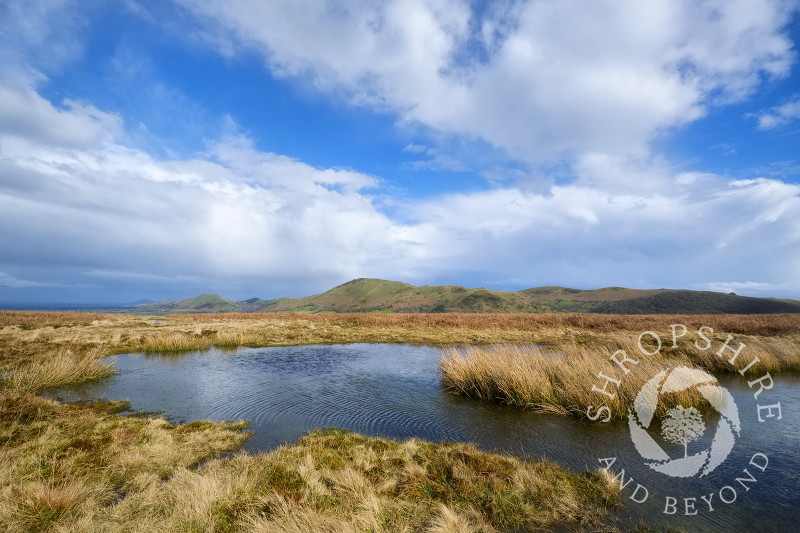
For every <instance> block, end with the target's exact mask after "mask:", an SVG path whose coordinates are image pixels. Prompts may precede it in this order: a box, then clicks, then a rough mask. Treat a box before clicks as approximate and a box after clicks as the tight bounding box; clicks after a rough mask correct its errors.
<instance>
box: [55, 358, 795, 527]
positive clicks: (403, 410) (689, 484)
mask: <svg viewBox="0 0 800 533" xmlns="http://www.w3.org/2000/svg"><path fill="white" fill-rule="evenodd" d="M109 359H111V361H112V362H113V363H114V364H115V366H116V368H117V373H116V374H115V375H113V376H111V377H109V378H106V379H104V380H101V381H98V382H94V383H89V384H85V385H82V386H79V387H74V388H64V389H59V390H58V391H55V392H54V393H53V396H56V397H60V398H62V399H64V400H78V399H82V400H90V399H97V398H105V399H114V400H128V401H130V404H131V408H132V409H133V410H136V411H162V412H163V413H164V415H165V416H166V417H167V418H168V419H170V420H173V421H176V422H190V421H196V420H213V421H219V420H237V419H247V420H251V421H252V425H251V428H250V429H251V430H252V431H253V432H254V435H253V437H252V438H251V439H250V441H249V442H248V443H247V444H246V445H245V449H248V450H251V451H259V450H269V449H271V448H274V447H276V446H278V445H279V444H283V443H291V442H293V441H296V440H297V439H298V438H299V437H300V436H301V435H302V434H303V433H305V432H307V431H309V430H311V429H315V428H321V427H338V428H345V429H349V430H352V431H356V432H359V433H362V434H366V435H374V436H382V437H389V438H395V439H404V438H409V437H419V438H422V439H426V440H429V441H433V442H439V441H443V440H445V441H462V442H473V443H475V444H476V445H478V446H479V447H481V448H482V449H485V450H492V451H502V452H508V453H513V454H518V455H529V456H533V457H536V458H546V459H550V460H552V461H554V462H556V463H558V464H560V465H562V466H564V467H566V468H569V469H572V470H575V471H583V470H586V469H596V468H598V467H599V466H600V463H599V461H598V459H599V458H610V457H616V458H617V460H616V462H615V463H614V465H613V466H612V470H613V471H615V472H618V471H619V470H620V469H621V468H624V469H625V477H626V480H627V479H628V478H632V479H633V481H632V482H631V484H630V485H628V486H627V489H626V492H625V495H626V503H625V505H624V507H623V509H622V511H621V513H620V520H621V521H622V522H621V523H622V525H623V526H633V525H635V524H638V523H639V522H640V521H645V522H647V523H648V524H650V525H662V526H663V525H671V526H673V527H683V528H685V529H686V530H688V531H773V530H774V531H787V530H794V527H795V526H796V525H797V524H798V523H800V417H798V416H797V409H798V406H799V405H800V379H798V378H797V377H782V378H780V379H778V380H776V382H775V386H774V388H773V389H772V390H770V391H765V392H764V393H763V394H762V397H761V398H760V400H761V402H760V403H762V404H768V403H769V404H772V403H776V402H781V406H782V415H783V418H782V419H781V420H779V421H776V420H774V419H773V420H769V421H767V422H764V423H759V422H757V420H756V411H755V409H756V404H757V403H759V402H756V401H755V400H754V399H753V396H752V393H753V391H752V390H750V389H749V388H748V387H747V383H746V380H745V379H744V378H739V379H736V378H732V377H726V378H723V379H720V383H721V384H722V385H723V386H725V387H726V388H727V389H728V390H729V391H730V392H731V394H732V395H733V397H734V399H735V401H736V404H737V406H738V408H739V411H740V418H741V424H742V430H741V435H740V437H739V438H738V439H737V441H736V445H735V447H734V449H733V451H732V453H731V454H730V456H729V457H728V458H727V460H726V461H725V463H723V464H722V465H721V466H720V467H718V468H717V469H716V470H714V471H713V472H711V473H710V474H709V475H708V476H706V477H705V478H703V479H702V480H697V479H690V480H683V479H677V478H670V477H667V476H665V475H664V474H660V473H658V472H655V471H653V470H650V469H649V468H648V467H647V466H645V465H644V464H643V461H642V458H641V456H639V454H638V452H637V451H636V450H635V448H634V447H633V445H632V444H631V440H630V435H629V430H628V426H627V423H608V424H602V423H599V422H588V421H582V420H576V419H573V418H569V417H563V416H557V415H542V414H536V413H531V412H526V411H524V410H522V409H518V408H513V407H505V406H500V405H496V404H494V403H491V402H486V401H480V400H474V399H470V398H464V397H461V396H457V395H454V394H450V393H448V392H447V391H445V390H443V389H442V386H441V381H440V378H439V372H438V362H439V355H438V352H437V350H436V349H435V348H432V347H427V346H408V345H392V344H352V345H345V346H342V345H333V346H327V345H326V346H299V347H279V348H241V349H238V350H235V351H220V350H216V349H211V350H207V351H202V352H193V353H187V354H181V355H141V354H139V355H136V354H125V355H117V356H112V357H111V358H109ZM587 387H588V388H591V384H587ZM765 414H766V413H765ZM755 453H763V454H764V455H766V456H767V457H768V461H769V463H768V465H767V467H766V469H765V470H764V471H763V472H762V471H761V470H760V469H759V468H757V467H754V466H752V465H748V462H749V461H750V459H751V457H752V456H753V455H754V454H755ZM759 457H760V456H759ZM756 462H757V463H759V464H760V463H763V460H761V459H757V460H756ZM744 468H748V471H749V472H750V473H751V474H752V477H755V478H756V481H755V482H753V481H748V482H746V483H745V485H746V487H747V489H745V488H744V487H743V486H742V484H741V483H738V482H736V481H735V479H736V478H737V477H740V478H741V477H743V476H745V477H747V475H746V474H744V473H743V469H744ZM637 484H640V485H642V486H643V487H645V488H646V490H647V492H648V494H649V498H648V499H647V500H646V501H644V502H643V503H635V502H633V501H632V500H630V499H627V497H628V496H631V495H633V492H634V489H635V488H636V485H637ZM725 486H730V487H732V488H733V489H734V490H735V491H736V500H735V501H733V502H731V503H729V504H726V503H724V502H722V501H720V496H722V497H723V498H724V499H726V500H730V499H731V497H732V496H733V493H732V492H731V491H730V490H727V489H725V490H723V492H722V494H720V492H719V491H720V489H722V488H723V487H725ZM710 493H714V495H713V496H709V494H710ZM643 494H644V492H643V490H640V491H639V492H638V493H637V494H636V498H637V499H642V495H643ZM704 495H705V496H706V498H707V499H708V498H710V502H711V507H713V509H714V510H713V511H709V506H708V504H706V503H705V502H704V501H702V500H701V496H704ZM667 496H672V497H674V498H675V501H676V502H677V504H676V506H675V508H674V509H675V511H676V512H675V514H673V515H668V514H664V510H665V509H667V510H672V509H671V508H668V507H667V506H666V502H667V500H666V498H667ZM684 498H696V500H694V501H692V500H689V504H690V505H689V512H691V511H692V508H691V507H692V505H691V504H693V505H694V510H696V511H697V514H696V515H691V516H685V513H686V511H687V508H686V502H685V500H684ZM787 528H788V529H787Z"/></svg>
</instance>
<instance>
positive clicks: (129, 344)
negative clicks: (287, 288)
mask: <svg viewBox="0 0 800 533" xmlns="http://www.w3.org/2000/svg"><path fill="white" fill-rule="evenodd" d="M153 318H154V317H142V316H131V315H104V314H82V313H25V312H0V371H2V372H3V377H2V383H0V530H3V531H52V530H57V531H75V532H78V531H80V532H84V531H153V530H159V531H165V530H166V531H238V530H249V531H297V532H300V531H329V532H337V533H338V532H345V531H431V532H451V531H452V532H455V531H459V532H460V531H507V530H515V529H524V530H538V529H542V530H551V529H553V528H558V527H564V526H566V527H570V528H580V527H586V528H597V527H599V526H600V524H601V522H602V521H603V519H604V517H605V516H606V515H607V512H608V510H609V509H611V508H613V507H615V506H617V505H618V504H619V493H618V490H617V489H616V488H613V487H610V486H609V484H608V482H607V480H606V479H604V478H603V476H602V475H598V474H583V475H579V474H574V473H569V472H567V471H564V470H563V469H560V468H559V467H557V466H555V465H553V464H551V463H546V462H529V461H523V460H520V459H515V458H512V457H505V456H500V455H494V454H486V453H482V452H479V451H477V450H475V449H474V448H473V447H471V446H468V445H461V444H453V445H451V444H440V445H434V444H429V443H424V442H421V441H418V440H411V441H408V442H405V443H396V442H392V441H386V440H382V439H369V438H365V437H361V436H358V435H352V434H349V433H346V432H341V431H327V432H324V431H316V432H313V433H311V434H310V435H308V436H307V437H305V438H303V439H302V440H301V441H300V442H298V443H297V444H294V445H291V446H286V447H283V448H280V449H278V450H275V451H274V452H271V453H268V454H263V455H257V456H253V455H247V454H239V455H236V456H234V457H229V458H224V459H219V458H218V459H213V458H214V457H218V456H220V455H222V454H223V453H225V452H227V451H230V450H234V449H236V448H238V447H239V446H240V445H241V444H242V443H243V442H244V441H245V440H246V439H247V434H246V433H245V432H244V431H243V429H244V427H245V426H246V424H245V423H242V422H238V423H219V424H213V423H210V422H196V423H193V424H188V425H186V426H176V425H173V424H170V423H168V422H166V421H164V420H163V419H152V418H141V417H132V416H122V415H119V414H117V413H118V412H119V411H121V410H123V409H125V405H124V404H121V403H115V402H111V403H98V404H93V405H59V404H56V403H55V402H51V401H49V400H45V399H43V398H41V397H38V396H35V395H34V394H32V392H36V391H39V390H42V389H44V388H47V387H51V386H57V385H61V384H65V383H70V382H80V381H84V380H87V379H94V378H97V377H101V376H103V375H106V374H107V373H108V372H110V370H111V369H110V368H109V367H108V366H107V365H105V364H103V363H102V362H101V359H100V358H101V356H102V355H105V354H110V353H119V352H130V351H159V352H161V351H186V350H197V349H204V348H208V347H211V346H240V345H251V346H270V345H272V346H274V345H297V344H315V343H352V342H411V343H428V344H433V345H440V346H442V345H452V344H457V345H460V346H464V345H482V346H488V345H490V344H493V343H495V344H496V343H518V344H526V345H531V344H546V345H549V346H551V347H552V349H553V350H558V351H559V352H561V353H563V354H564V355H565V357H556V356H552V355H550V356H547V355H542V354H539V355H538V360H536V361H531V357H530V355H531V354H530V352H524V351H522V350H520V349H518V348H514V349H508V350H506V351H504V352H502V354H501V355H497V353H498V351H497V350H494V351H492V350H490V349H488V348H483V349H480V348H476V347H472V348H469V349H467V352H466V353H460V352H449V353H451V354H452V357H451V363H452V364H451V367H452V368H451V369H450V370H449V371H448V372H444V373H445V377H444V379H445V380H446V381H447V380H450V382H449V384H450V385H451V386H453V388H456V389H457V388H458V387H459V386H460V387H461V388H462V390H461V392H463V393H466V394H470V395H477V396H482V397H491V398H494V399H498V398H500V399H502V400H503V401H510V402H512V403H516V404H518V405H523V406H526V407H532V408H536V409H540V410H551V411H556V412H577V410H578V409H579V408H582V406H584V405H585V403H586V398H583V397H581V394H585V393H586V391H587V387H586V382H585V381H584V378H585V377H586V373H587V372H589V371H590V370H592V372H591V376H596V371H597V369H598V368H599V365H600V364H604V365H611V364H612V363H609V362H608V356H609V355H610V354H611V353H613V350H614V349H616V347H618V346H619V345H621V344H625V343H628V344H629V343H630V339H631V335H633V334H638V332H641V331H644V330H648V329H649V330H653V329H655V330H658V331H662V330H666V328H667V327H668V325H669V324H672V323H677V322H682V323H684V324H686V325H687V326H689V327H690V328H692V327H697V326H699V325H709V326H712V327H714V328H715V330H717V331H725V332H726V333H727V332H730V333H734V334H740V336H741V340H743V341H744V342H746V343H747V344H748V350H752V353H753V354H756V353H757V354H759V357H760V358H761V361H762V363H760V365H763V368H770V369H775V370H778V371H780V370H792V369H797V368H798V367H800V360H798V359H800V357H798V350H797V349H796V347H797V346H798V339H800V317H798V316H796V315H770V316H755V317H752V316H747V317H740V316H715V317H697V316H694V317H674V316H669V317H667V316H661V317H658V316H647V317H630V316H624V317H623V316H597V315H463V314H446V315H289V314H284V315H238V316H237V315H180V316H167V317H158V320H160V321H155V320H153ZM634 338H635V337H634ZM721 340H724V337H719V336H717V337H715V341H716V342H720V341H721ZM515 350H516V351H515ZM524 353H527V356H528V357H527V359H525V358H524V357H522V355H523V354H524ZM487 354H494V355H493V356H494V357H503V358H504V359H503V360H502V361H498V360H490V359H486V360H485V361H482V359H481V358H482V357H485V356H487ZM456 355H458V357H461V358H462V359H458V357H456ZM671 357H672V358H673V359H674V360H681V361H684V362H686V364H693V365H697V366H701V367H703V368H709V369H712V370H714V371H725V370H730V368H725V365H724V362H722V361H721V360H720V359H719V358H715V357H713V356H710V355H709V354H708V353H705V352H702V353H699V352H698V353H693V352H692V350H683V351H678V352H675V353H674V354H672V355H671ZM581 358H582V359H581ZM579 360H580V361H582V362H580V363H579V364H577V363H576V361H579ZM567 363H569V364H567ZM481 364H482V365H483V369H482V370H481V369H480V368H479V367H480V365H481ZM648 364H652V365H657V364H659V363H658V361H655V360H654V361H650V362H648ZM444 365H445V362H444V361H443V371H444ZM515 365H516V366H515ZM503 366H506V367H508V368H510V369H513V372H507V373H506V375H505V376H504V375H502V374H501V373H498V372H497V370H498V369H501V368H502V367H503ZM654 369H655V367H653V368H649V367H648V369H645V364H644V363H642V373H643V374H644V373H647V372H650V371H652V370H654ZM645 370H647V372H645ZM459 372H460V373H461V374H460V377H458V373H459ZM492 372H494V373H493V374H492ZM525 376H527V377H528V378H529V379H523V377H525ZM456 378H457V379H456ZM579 381H580V382H581V388H580V390H579V388H578V385H577V383H578V382H579ZM509 384H511V385H509ZM503 391H505V392H503ZM581 391H583V392H581ZM503 395H504V396H503ZM621 397H622V395H620V398H621ZM624 401H625V400H620V402H622V403H620V406H619V407H618V410H621V409H622V408H623V406H624ZM209 459H211V460H210V461H209V462H206V461H208V460H209ZM198 465H202V466H198Z"/></svg>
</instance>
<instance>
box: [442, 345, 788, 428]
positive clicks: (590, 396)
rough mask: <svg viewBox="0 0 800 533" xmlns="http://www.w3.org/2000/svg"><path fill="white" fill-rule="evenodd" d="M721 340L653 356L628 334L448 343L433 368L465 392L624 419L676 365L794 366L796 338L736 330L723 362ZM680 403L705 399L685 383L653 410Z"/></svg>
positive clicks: (756, 372) (760, 369)
mask: <svg viewBox="0 0 800 533" xmlns="http://www.w3.org/2000/svg"><path fill="white" fill-rule="evenodd" d="M725 339H726V338H721V339H719V338H718V339H716V344H714V345H713V346H712V347H711V348H708V349H705V350H703V349H699V348H697V347H696V345H695V341H694V340H693V339H689V340H688V341H687V342H685V343H682V345H680V346H679V347H678V348H676V349H672V348H671V346H670V347H665V348H664V349H663V350H661V351H659V352H658V353H657V354H655V355H652V356H649V355H643V354H642V353H641V351H640V349H639V347H638V346H637V344H636V342H637V338H636V337H635V336H634V337H633V338H632V339H631V337H630V336H624V335H617V336H611V337H607V338H605V339H604V341H603V342H604V344H574V343H573V344H564V345H561V346H558V347H549V348H540V347H536V346H530V345H527V346H519V345H495V346H470V347H466V348H459V347H448V348H442V349H440V355H441V358H440V363H439V370H440V372H441V377H442V383H443V384H444V386H445V387H446V388H447V389H449V390H450V391H452V392H455V393H457V394H462V395H464V396H470V397H474V398H482V399H486V400H493V401H497V402H500V403H505V404H508V405H514V406H518V407H523V408H525V409H530V410H533V411H539V412H549V413H556V414H562V415H572V416H576V417H581V418H587V417H589V416H596V414H597V410H598V409H599V407H600V406H606V407H607V408H608V409H609V414H610V415H611V418H616V419H623V418H625V417H627V414H628V412H629V411H630V410H632V408H633V405H634V401H635V399H636V396H637V394H638V393H639V391H640V390H641V387H642V386H643V385H644V384H645V383H646V382H647V381H648V380H650V379H651V378H653V377H654V376H655V375H657V374H659V373H660V372H662V371H666V370H670V369H674V368H676V367H679V366H683V367H688V368H694V369H700V370H705V371H708V372H710V373H712V374H721V373H726V372H737V371H738V370H740V369H742V368H744V367H745V366H746V365H747V364H748V363H750V362H753V365H751V367H750V368H749V371H750V372H751V374H748V376H750V375H752V376H753V377H759V376H762V375H764V374H765V373H766V372H773V373H776V372H780V371H785V370H795V369H797V368H798V367H800V357H799V356H798V351H797V349H796V347H797V346H798V342H797V339H795V338H754V337H746V336H743V337H742V338H741V339H737V340H736V341H735V342H733V343H731V346H732V347H733V348H737V347H738V346H739V342H743V343H744V344H745V348H743V349H742V351H741V353H740V356H739V357H738V358H737V360H735V361H734V363H731V362H730V355H731V353H732V352H731V351H730V350H727V351H723V352H722V354H723V356H720V355H718V352H719V351H720V347H721V346H722V345H723V343H724V341H725ZM701 346H703V345H701ZM619 350H623V352H624V353H620V352H618V351H619ZM645 350H646V351H648V352H651V351H655V346H645ZM615 354H618V355H616V356H615ZM626 354H627V355H626ZM612 356H615V357H616V359H617V360H620V361H621V360H623V359H625V357H630V359H633V360H635V361H636V363H635V364H634V363H632V362H626V363H625V365H624V366H625V368H626V369H627V372H624V371H623V370H622V369H621V368H620V366H619V365H617V364H616V363H614V362H613V361H612ZM600 372H604V373H605V374H604V375H605V376H608V377H610V378H613V379H615V380H619V384H616V383H613V382H609V383H606V380H605V379H604V378H602V377H600V375H599V373H600ZM593 386H596V387H598V388H601V389H602V388H605V390H606V391H607V394H603V393H601V392H599V391H597V390H593ZM612 395H613V397H612ZM679 404H681V405H684V406H690V405H696V406H700V407H702V406H703V405H706V404H707V401H706V400H705V399H704V398H703V397H702V396H701V395H699V394H698V393H697V392H696V391H695V390H694V389H692V388H690V389H687V390H684V391H682V392H680V393H674V394H671V395H669V396H666V397H665V398H663V399H661V400H660V401H659V404H658V409H657V413H659V414H663V413H664V412H666V411H667V410H668V409H670V408H671V407H674V406H676V405H679ZM590 406H591V408H592V409H591V410H590Z"/></svg>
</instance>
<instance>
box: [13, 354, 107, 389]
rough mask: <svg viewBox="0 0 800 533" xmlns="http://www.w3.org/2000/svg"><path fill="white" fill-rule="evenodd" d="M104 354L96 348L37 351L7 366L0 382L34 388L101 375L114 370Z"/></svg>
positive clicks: (89, 379)
mask: <svg viewBox="0 0 800 533" xmlns="http://www.w3.org/2000/svg"><path fill="white" fill-rule="evenodd" d="M103 355H104V353H103V352H100V351H98V350H91V351H89V352H86V353H83V354H80V355H79V354H75V353H73V352H72V351H71V350H59V351H58V352H56V353H54V354H51V355H48V354H45V355H40V356H39V357H37V358H36V359H35V360H33V361H29V362H27V363H26V364H23V365H17V366H14V367H12V368H10V369H8V370H6V371H5V372H4V373H3V378H2V380H0V385H2V386H3V387H7V388H10V389H14V390H20V391H36V390H41V389H46V388H50V387H58V386H61V385H69V384H73V383H81V382H84V381H92V380H95V379H100V378H104V377H106V376H109V375H111V374H112V373H113V372H114V367H113V366H112V365H110V364H108V363H104V362H102V360H101V358H102V356H103Z"/></svg>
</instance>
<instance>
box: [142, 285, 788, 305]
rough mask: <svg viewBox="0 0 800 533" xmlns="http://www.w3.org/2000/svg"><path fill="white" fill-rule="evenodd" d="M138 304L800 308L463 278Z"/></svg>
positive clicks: (728, 297)
mask: <svg viewBox="0 0 800 533" xmlns="http://www.w3.org/2000/svg"><path fill="white" fill-rule="evenodd" d="M134 309H135V310H136V311H137V312H144V313H148V312H174V313H198V312H215V313H221V312H223V313H224V312H231V311H239V312H300V313H303V312H305V313H320V312H339V313H343V312H406V313H437V312H467V313H478V312H487V313H494V312H501V313H504V312H528V313H543V312H555V313H563V312H571V313H614V314H652V313H659V314H665V313H666V314H719V313H736V314H760V313H800V301H797V300H788V299H776V298H757V297H750V296H739V295H736V294H733V293H730V294H726V293H721V292H713V291H695V290H689V289H628V288H625V287H602V288H599V289H571V288H569V287H560V286H544V287H532V288H529V289H524V290H521V291H495V290H491V289H486V288H483V287H480V288H466V287H461V286H459V285H422V286H415V285H411V284H409V283H403V282H400V281H391V280H383V279H377V278H355V279H352V280H350V281H347V282H345V283H342V284H340V285H337V286H335V287H333V288H331V289H329V290H327V291H325V292H323V293H321V294H316V295H312V296H304V297H301V298H286V297H283V298H276V299H273V300H262V299H260V298H250V299H247V300H243V301H239V302H234V301H231V300H228V299H226V298H223V297H222V296H219V295H217V294H201V295H198V296H195V297H193V298H188V299H186V300H178V301H171V302H157V303H152V304H143V305H138V306H136V307H135V308H134Z"/></svg>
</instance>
